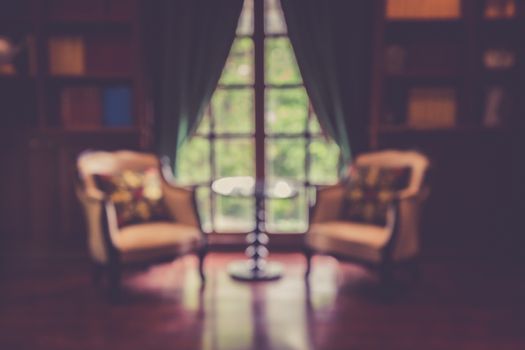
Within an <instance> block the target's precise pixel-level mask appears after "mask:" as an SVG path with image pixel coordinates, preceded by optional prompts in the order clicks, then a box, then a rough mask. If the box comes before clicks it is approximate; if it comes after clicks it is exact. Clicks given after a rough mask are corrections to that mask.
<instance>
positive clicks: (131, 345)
mask: <svg viewBox="0 0 525 350" xmlns="http://www.w3.org/2000/svg"><path fill="white" fill-rule="evenodd" d="M241 257H242V255H239V254H227V253H213V254H210V255H209V257H208V259H207V261H206V271H207V276H208V283H207V284H206V287H205V288H204V289H201V288H200V284H199V279H198V276H197V273H196V269H195V266H196V259H195V258H194V257H192V256H189V257H187V258H184V259H182V260H179V261H176V262H174V263H171V264H164V265H159V266H157V267H154V268H152V269H149V270H147V271H143V272H132V273H129V274H127V275H126V276H125V280H124V284H125V285H124V288H125V292H124V295H123V297H122V299H121V300H120V302H119V303H118V304H117V305H110V304H109V303H108V302H107V301H106V299H105V297H104V294H103V293H102V291H101V290H100V289H97V288H94V287H93V285H92V284H91V279H90V274H89V269H88V267H89V265H87V264H86V263H85V262H84V261H79V260H78V259H73V258H69V259H65V258H55V259H52V260H50V259H43V260H38V259H35V260H31V261H30V262H26V263H25V264H20V265H17V266H16V267H15V266H13V265H11V266H6V267H7V268H6V269H5V271H4V272H3V273H2V279H1V285H0V349H6V350H7V349H9V350H16V349H22V350H26V349H27V350H30V349H53V350H60V349H67V350H81V349H89V350H96V349H111V350H118V349H126V350H133V349H140V350H146V349H147V350H152V349H183V350H191V349H210V350H222V349H224V350H237V349H283V350H288V349H289V350H292V349H301V350H302V349H305V350H308V349H383V350H388V349H403V350H407V349H417V350H430V349H439V350H450V349H462V350H463V349H467V350H468V349H487V350H489V349H490V350H503V349H520V350H521V349H525V278H524V275H523V269H522V267H521V266H520V265H517V264H505V263H501V264H498V265H494V264H490V263H487V262H483V261H478V262H472V261H470V262H468V261H447V262H425V263H424V264H423V276H422V279H421V280H420V282H419V283H418V284H417V285H411V284H410V282H408V281H407V282H404V283H403V284H402V286H400V287H399V288H400V289H399V291H398V293H397V295H395V296H394V298H393V299H392V300H385V299H384V298H383V297H382V296H381V294H380V293H378V290H377V288H376V287H375V283H376V280H375V277H374V276H373V274H370V273H368V272H367V271H365V270H363V269H361V268H360V267H358V266H355V265H350V264H341V265H339V264H338V263H337V262H336V261H335V260H333V259H332V258H329V257H321V256H317V257H315V259H314V269H313V272H312V276H311V280H310V283H309V285H307V284H305V283H304V280H303V278H302V273H303V270H304V260H303V258H302V256H301V255H299V254H284V253H279V254H277V253H275V254H272V255H271V257H272V259H273V260H277V261H281V262H283V263H284V264H285V266H286V271H285V276H284V277H283V278H282V279H280V280H278V281H273V282H265V283H243V282H236V281H233V280H232V279H230V278H229V277H228V275H227V274H226V272H225V269H226V266H227V264H228V262H230V261H232V260H235V259H238V258H241Z"/></svg>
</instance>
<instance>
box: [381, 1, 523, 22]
mask: <svg viewBox="0 0 525 350" xmlns="http://www.w3.org/2000/svg"><path fill="white" fill-rule="evenodd" d="M386 15H387V18H389V19H429V18H434V19H439V18H441V19H457V18H459V17H460V16H461V0H387V6H386ZM484 15H485V18H489V19H494V18H511V17H514V16H515V15H516V3H515V0H486V1H485V8H484Z"/></svg>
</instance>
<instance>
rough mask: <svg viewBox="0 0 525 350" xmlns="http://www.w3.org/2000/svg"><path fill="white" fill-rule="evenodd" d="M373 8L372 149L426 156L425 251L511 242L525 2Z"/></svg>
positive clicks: (392, 2) (430, 1) (387, 1)
mask: <svg viewBox="0 0 525 350" xmlns="http://www.w3.org/2000/svg"><path fill="white" fill-rule="evenodd" d="M377 4H378V6H376V8H375V11H376V14H375V16H374V18H375V23H374V29H375V31H374V34H373V35H374V39H373V61H372V62H373V63H372V64H373V69H372V81H371V86H372V88H371V102H370V146H371V148H372V149H384V148H396V149H417V150H419V151H422V152H424V153H425V154H427V155H428V156H429V157H430V159H431V161H432V170H431V174H430V176H429V180H430V182H431V187H432V195H431V196H430V198H429V201H428V203H427V208H428V210H427V211H426V215H427V216H426V217H425V219H424V222H423V225H424V226H425V228H424V231H425V232H426V234H427V235H426V236H425V237H424V238H423V242H422V245H423V247H424V250H425V249H426V250H432V249H436V247H438V246H440V245H441V246H442V247H445V249H448V248H449V247H450V242H454V244H457V245H463V246H464V247H469V248H468V249H471V246H472V244H473V242H479V241H480V237H482V238H481V239H484V240H485V242H491V243H487V244H486V245H485V246H483V248H481V246H482V244H480V249H484V250H485V249H486V251H487V252H491V249H492V247H493V246H494V241H493V240H492V238H493V237H494V235H495V234H497V235H498V237H503V236H505V237H507V238H506V239H509V242H511V241H512V240H511V239H513V238H509V237H512V235H514V234H515V233H514V232H515V231H514V228H513V227H512V223H513V222H514V221H513V220H514V219H513V217H515V216H516V212H513V209H512V207H513V205H514V204H516V203H518V200H516V198H515V197H516V195H515V193H523V176H520V175H516V174H523V170H522V165H521V164H522V162H523V159H524V158H523V154H524V152H525V151H524V150H525V148H524V143H523V141H522V140H523V130H525V129H524V125H525V120H524V119H523V113H524V112H525V109H524V106H525V99H523V97H521V96H520V95H519V94H520V93H522V92H523V91H525V44H524V43H523V38H524V37H525V1H523V0H424V1H419V0H379V1H378V2H377ZM434 5H435V6H437V7H438V8H437V9H432V7H433V6H434ZM396 6H397V7H398V8H397V9H396V8H395V7H396ZM447 6H448V8H447ZM392 7H394V9H392ZM520 200H521V199H520ZM505 225H509V226H508V228H503V227H504V226H505ZM483 244H485V243H483ZM468 249H465V251H468ZM488 255H490V253H489V254H488Z"/></svg>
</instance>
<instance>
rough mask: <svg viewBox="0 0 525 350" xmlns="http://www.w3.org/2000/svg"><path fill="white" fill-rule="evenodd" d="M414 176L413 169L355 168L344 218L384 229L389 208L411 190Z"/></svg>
mask: <svg viewBox="0 0 525 350" xmlns="http://www.w3.org/2000/svg"><path fill="white" fill-rule="evenodd" d="M410 174H411V169H410V167H380V166H353V167H351V168H350V174H349V178H348V182H347V188H346V191H345V195H344V201H343V206H342V213H341V218H343V219H345V220H349V221H355V222H365V223H370V224H375V225H383V226H384V225H385V224H386V216H387V210H388V206H389V205H390V204H391V203H392V200H393V199H394V195H395V193H396V192H398V191H400V190H402V189H404V188H406V187H407V186H408V184H409V180H410Z"/></svg>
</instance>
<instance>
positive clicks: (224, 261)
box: [125, 253, 368, 350]
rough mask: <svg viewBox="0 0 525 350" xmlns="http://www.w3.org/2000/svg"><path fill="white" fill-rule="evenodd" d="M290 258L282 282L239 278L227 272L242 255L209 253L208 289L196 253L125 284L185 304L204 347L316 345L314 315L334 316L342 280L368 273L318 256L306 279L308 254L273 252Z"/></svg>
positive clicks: (215, 349) (213, 349)
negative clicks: (244, 280)
mask: <svg viewBox="0 0 525 350" xmlns="http://www.w3.org/2000/svg"><path fill="white" fill-rule="evenodd" d="M285 256H286V258H285V259H284V260H285V262H286V265H285V272H284V276H283V277H282V278H281V279H279V280H277V281H270V282H255V283H248V282H239V281H235V280H233V279H231V278H230V277H229V276H228V275H227V272H226V270H227V265H228V262H230V261H233V260H238V259H239V258H243V257H242V255H241V254H239V255H236V254H220V253H217V254H210V256H209V257H208V260H207V263H206V268H205V269H206V275H207V283H206V285H205V287H204V288H201V283H200V279H199V277H198V275H197V272H196V259H195V258H194V257H192V256H188V257H186V258H183V259H180V260H177V261H175V262H173V263H171V264H166V265H160V266H158V267H154V268H151V269H150V270H149V271H147V272H146V273H139V274H137V275H135V276H133V277H130V278H128V279H127V281H126V284H125V286H126V288H128V291H131V292H132V293H138V294H142V293H146V294H150V295H157V297H158V296H159V295H161V296H162V298H165V299H166V300H171V301H175V302H180V304H181V305H182V306H183V308H184V311H185V314H187V315H192V316H191V317H194V318H195V324H196V325H198V327H201V328H202V330H201V335H202V336H201V348H202V349H203V350H222V349H224V350H236V349H251V348H254V346H256V347H260V348H275V349H290V350H293V349H301V350H308V349H312V348H313V344H314V342H315V339H314V337H315V336H316V334H315V333H316V328H315V327H313V326H312V325H313V321H314V318H317V317H318V318H323V317H325V315H326V316H328V315H330V314H331V311H332V310H331V308H332V307H333V305H334V301H335V298H336V296H337V290H338V287H339V284H340V282H341V279H345V280H346V279H347V278H348V275H349V274H350V275H352V279H353V280H356V281H358V280H359V279H362V278H368V277H367V276H368V274H367V273H366V271H364V270H363V269H362V268H360V267H356V266H349V267H347V268H346V269H344V270H343V271H341V269H340V268H338V262H337V261H335V260H334V259H332V258H330V257H324V256H318V257H315V258H314V269H313V271H312V275H311V276H310V280H309V283H305V280H304V277H303V273H304V260H303V257H302V256H301V255H299V254H295V255H293V258H292V259H290V255H289V254H288V255H283V254H281V255H280V254H273V255H272V258H274V259H276V260H279V258H284V257H285ZM192 331H195V329H193V330H192ZM319 331H321V332H322V329H320V330H319ZM319 336H322V334H319Z"/></svg>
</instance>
